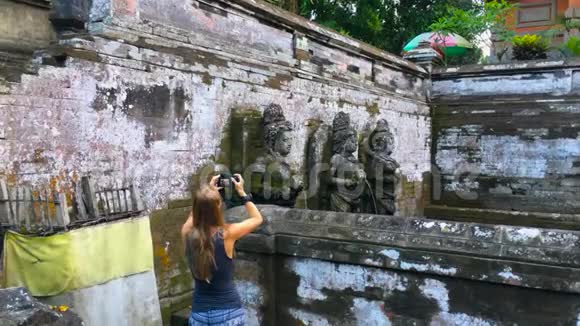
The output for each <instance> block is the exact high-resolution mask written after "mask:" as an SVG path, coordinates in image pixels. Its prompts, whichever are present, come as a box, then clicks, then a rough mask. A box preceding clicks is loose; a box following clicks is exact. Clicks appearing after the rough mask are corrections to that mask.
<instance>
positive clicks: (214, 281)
mask: <svg viewBox="0 0 580 326" xmlns="http://www.w3.org/2000/svg"><path fill="white" fill-rule="evenodd" d="M213 241H214V258H215V267H214V268H213V269H212V278H211V280H210V281H209V282H207V281H203V280H198V279H196V278H195V277H194V280H195V288H194V289H193V302H192V306H191V308H192V311H193V312H206V311H209V310H216V309H235V308H241V307H242V302H241V300H240V296H239V294H238V291H237V290H236V287H235V285H234V282H233V278H234V261H233V259H231V258H230V257H228V256H227V254H226V249H225V246H224V238H223V232H222V231H218V232H216V233H215V234H214V236H213ZM186 254H187V259H188V261H189V266H190V268H191V272H192V275H193V255H195V253H193V251H192V249H191V241H190V239H188V240H187V244H186Z"/></svg>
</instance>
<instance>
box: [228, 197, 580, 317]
mask: <svg viewBox="0 0 580 326" xmlns="http://www.w3.org/2000/svg"><path fill="white" fill-rule="evenodd" d="M259 208H260V211H261V212H262V214H263V215H264V217H265V223H264V225H263V226H262V227H261V228H260V229H259V230H258V231H257V232H256V233H255V234H253V235H252V236H250V237H248V238H244V239H242V240H241V241H240V242H239V244H238V249H239V251H240V252H241V253H242V254H241V255H240V256H238V266H239V268H238V270H237V271H238V274H237V277H236V278H237V285H238V288H239V291H240V292H241V293H242V294H243V295H242V297H243V300H244V304H245V307H246V309H247V313H248V317H249V321H250V323H249V324H250V325H516V324H517V325H576V324H577V323H578V322H580V319H579V318H580V301H579V300H578V298H579V293H580V288H579V287H578V284H580V283H579V280H580V272H579V271H580V269H579V268H578V267H579V260H578V257H579V256H578V255H579V251H578V246H579V245H580V242H579V241H580V233H579V232H578V231H562V230H554V229H541V228H530V227H514V226H501V225H494V226H490V225H486V224H476V223H462V222H451V221H442V220H433V219H425V218H405V217H394V216H380V215H366V214H346V213H335V212H323V211H307V210H300V209H287V208H280V207H276V206H260V207H259ZM227 214H228V218H229V219H230V220H231V221H237V220H240V219H241V218H243V217H244V216H245V213H244V212H243V208H241V207H240V208H236V209H232V210H230V211H228V213H227Z"/></svg>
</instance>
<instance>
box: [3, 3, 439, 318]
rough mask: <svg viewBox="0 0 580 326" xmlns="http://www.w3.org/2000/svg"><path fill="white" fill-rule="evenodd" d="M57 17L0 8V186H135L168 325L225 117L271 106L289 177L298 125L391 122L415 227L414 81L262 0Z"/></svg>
mask: <svg viewBox="0 0 580 326" xmlns="http://www.w3.org/2000/svg"><path fill="white" fill-rule="evenodd" d="M52 4H53V7H52V12H51V11H49V10H51V9H50V8H51V7H50V3H49V2H48V1H44V0H38V1H36V0H28V1H0V5H1V6H2V7H1V8H3V9H5V8H10V12H12V13H13V14H10V15H8V14H6V15H4V13H5V12H7V11H2V13H1V14H0V15H4V16H1V17H2V19H0V27H1V28H0V30H2V31H5V33H1V35H0V40H1V41H0V45H2V48H1V49H2V51H0V56H1V58H2V60H0V177H2V178H5V179H6V181H7V182H8V184H9V185H11V184H23V185H33V186H39V187H51V188H54V189H56V190H61V191H64V192H67V193H69V194H71V192H72V191H73V188H72V186H71V184H72V181H75V180H78V178H80V177H82V176H85V175H91V176H92V178H93V180H94V181H95V182H96V184H97V186H98V187H109V186H116V185H120V184H128V183H132V184H135V185H137V186H138V187H139V188H140V189H141V193H142V194H143V196H144V199H145V204H146V206H147V208H148V209H149V210H154V212H152V214H151V226H152V233H153V235H152V236H153V241H154V250H155V259H156V261H155V268H156V274H157V281H158V288H159V291H160V299H161V303H162V305H163V314H164V320H165V321H167V320H168V317H169V313H170V312H171V311H175V310H178V309H179V308H183V307H185V306H187V304H189V297H190V295H191V278H190V276H189V273H188V271H187V269H186V267H185V265H184V264H183V261H182V256H181V252H182V251H181V250H182V248H181V241H180V239H179V233H178V230H179V228H180V226H181V225H182V223H183V222H184V221H185V218H186V216H187V214H188V211H189V209H190V208H189V206H190V205H191V201H190V200H188V199H187V198H188V197H189V191H190V189H189V187H190V182H191V176H192V175H194V174H195V173H196V170H197V169H198V167H200V166H202V165H204V164H205V163H206V162H207V161H211V160H212V159H214V158H216V157H219V156H220V154H221V151H223V148H221V144H222V140H223V138H224V137H227V134H226V130H227V127H228V121H229V120H230V114H231V112H233V111H234V110H238V109H241V110H243V109H252V110H257V111H258V112H261V111H262V110H263V109H264V107H266V106H267V105H269V104H272V103H275V104H279V105H281V107H282V108H283V110H284V113H285V116H286V118H287V119H288V120H289V121H290V122H291V123H292V125H293V127H294V131H293V137H292V142H293V143H292V145H293V147H292V148H293V149H292V152H291V153H290V155H289V161H290V163H291V165H292V166H293V167H294V168H296V169H297V170H301V169H303V168H304V162H303V157H304V153H305V151H306V149H305V147H306V141H307V137H306V136H307V134H308V132H309V125H308V121H317V122H322V123H326V124H329V125H331V124H332V120H333V117H334V116H335V115H336V113H338V112H340V111H343V112H346V113H349V114H350V116H351V120H352V124H353V126H354V128H355V129H357V130H358V131H363V130H366V129H367V128H369V127H372V126H374V124H375V123H376V121H377V120H379V119H386V120H387V121H388V122H389V124H390V126H391V130H392V132H393V134H394V135H395V139H394V143H395V148H394V153H393V158H394V159H396V160H397V161H398V162H399V163H400V165H401V168H400V169H401V174H402V182H403V184H402V185H403V187H402V190H401V193H400V196H399V197H398V203H397V204H398V211H399V213H400V214H401V215H408V216H413V215H417V214H420V212H421V210H422V206H423V202H424V200H425V198H424V196H423V193H424V181H425V180H426V179H425V175H426V174H428V172H429V170H430V125H431V123H430V116H429V111H430V109H429V107H428V105H427V93H428V86H429V82H428V76H427V74H426V72H425V70H423V69H422V68H420V67H418V66H416V65H414V64H413V63H410V62H408V61H404V60H402V59H400V58H398V57H396V56H393V55H391V54H388V53H385V52H381V51H378V50H376V49H374V48H372V47H369V46H368V45H365V44H364V43H360V42H358V41H355V40H352V39H350V38H347V37H344V36H342V35H340V34H338V33H335V32H331V31H329V30H326V29H324V28H321V27H319V26H317V25H315V24H312V23H309V22H307V21H306V20H304V19H302V18H299V17H296V16H293V15H290V14H288V13H285V12H283V11H280V10H278V9H276V8H274V7H272V6H269V5H266V4H263V3H261V2H254V1H245V0H240V1H189V0H163V1H160V0H98V1H86V0H74V1H69V0H62V1H61V0H54V1H52ZM19 17H27V18H26V19H27V20H26V22H34V23H26V24H24V22H25V21H20V19H21V18H19ZM14 26H17V27H18V28H17V29H15V28H13V27H14ZM8 45H9V46H8ZM69 198H72V196H69ZM184 198H185V199H184Z"/></svg>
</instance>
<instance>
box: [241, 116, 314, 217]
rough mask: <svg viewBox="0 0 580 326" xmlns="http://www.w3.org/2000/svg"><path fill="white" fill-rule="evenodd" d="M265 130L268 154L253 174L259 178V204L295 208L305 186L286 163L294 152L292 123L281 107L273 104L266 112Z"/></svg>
mask: <svg viewBox="0 0 580 326" xmlns="http://www.w3.org/2000/svg"><path fill="white" fill-rule="evenodd" d="M262 128H263V129H262V131H263V137H264V143H265V145H266V146H265V147H266V153H265V154H264V155H263V156H260V157H258V158H257V159H256V162H255V163H254V164H253V166H252V172H253V175H255V173H256V172H257V173H258V178H255V177H252V186H253V191H252V193H253V195H254V197H255V198H256V200H257V201H258V202H263V203H269V204H276V205H281V206H294V204H295V202H296V197H297V196H298V194H299V193H300V191H302V189H303V184H302V178H301V176H300V175H298V174H296V173H295V172H294V171H292V169H291V168H290V165H289V164H288V162H287V160H286V157H287V156H288V154H290V151H291V150H292V142H291V134H290V133H291V132H292V131H293V128H292V124H291V123H290V122H289V121H287V120H286V117H285V116H284V112H283V111H282V107H281V106H280V105H278V104H270V105H269V106H268V107H267V108H266V109H265V110H264V115H263V118H262ZM255 183H257V187H254V185H255Z"/></svg>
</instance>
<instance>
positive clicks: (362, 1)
mask: <svg viewBox="0 0 580 326" xmlns="http://www.w3.org/2000/svg"><path fill="white" fill-rule="evenodd" d="M269 1H270V2H272V3H274V4H276V5H278V6H280V7H282V8H284V9H286V10H289V11H292V12H294V13H296V14H300V15H302V16H304V17H306V18H308V19H310V20H313V21H315V22H317V23H319V24H321V25H323V26H326V27H329V28H332V29H334V30H336V31H338V32H340V33H342V34H345V35H349V36H351V37H354V38H356V39H359V40H362V41H365V42H367V43H369V44H372V45H374V46H376V47H378V48H381V49H384V50H387V51H389V52H392V53H400V52H401V49H402V48H403V46H404V45H405V43H406V42H407V41H409V40H410V39H411V38H413V37H415V36H416V35H418V34H420V33H422V32H425V31H428V30H429V26H430V25H431V24H432V23H433V22H434V21H435V20H436V19H437V18H438V17H440V16H441V15H443V14H445V13H446V11H447V7H448V5H450V4H452V5H453V6H454V7H455V8H460V9H462V10H470V9H471V8H474V6H475V4H474V3H473V1H472V0H269Z"/></svg>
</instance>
